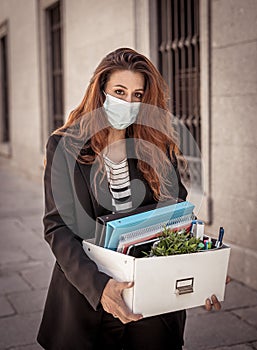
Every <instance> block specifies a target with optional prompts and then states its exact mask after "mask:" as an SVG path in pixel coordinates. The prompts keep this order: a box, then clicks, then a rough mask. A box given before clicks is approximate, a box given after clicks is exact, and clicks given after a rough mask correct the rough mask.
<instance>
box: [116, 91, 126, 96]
mask: <svg viewBox="0 0 257 350" xmlns="http://www.w3.org/2000/svg"><path fill="white" fill-rule="evenodd" d="M115 94H117V95H124V91H123V90H115Z"/></svg>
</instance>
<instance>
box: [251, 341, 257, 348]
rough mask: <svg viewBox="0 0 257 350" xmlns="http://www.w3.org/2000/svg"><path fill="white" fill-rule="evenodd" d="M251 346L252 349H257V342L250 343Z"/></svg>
mask: <svg viewBox="0 0 257 350" xmlns="http://www.w3.org/2000/svg"><path fill="white" fill-rule="evenodd" d="M251 346H252V347H253V349H257V341H256V342H254V343H251Z"/></svg>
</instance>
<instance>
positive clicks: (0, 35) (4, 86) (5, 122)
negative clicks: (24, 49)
mask: <svg viewBox="0 0 257 350" xmlns="http://www.w3.org/2000/svg"><path fill="white" fill-rule="evenodd" d="M7 44H8V38H7V26H6V25H3V26H1V27H0V76H1V86H0V100H1V102H0V116H1V120H0V131H1V135H0V142H1V143H2V144H3V143H8V142H9V141H10V129H9V87H8V65H7V62H8V59H7V56H8V55H7V49H8V47H7Z"/></svg>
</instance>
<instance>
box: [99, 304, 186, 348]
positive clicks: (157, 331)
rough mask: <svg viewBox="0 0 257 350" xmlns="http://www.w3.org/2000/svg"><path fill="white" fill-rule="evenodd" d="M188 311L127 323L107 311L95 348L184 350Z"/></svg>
mask: <svg viewBox="0 0 257 350" xmlns="http://www.w3.org/2000/svg"><path fill="white" fill-rule="evenodd" d="M185 320H186V312H185V310H183V311H179V312H173V313H168V314H163V315H158V316H153V317H147V318H145V319H142V320H140V321H137V322H130V323H128V324H126V325H124V324H123V323H122V322H120V321H119V320H118V319H116V318H114V317H113V316H112V315H110V314H108V313H106V312H104V314H103V319H102V327H101V330H100V332H99V334H98V337H97V345H96V347H95V350H100V349H103V350H107V349H108V350H166V349H167V350H182V346H183V344H184V341H183V333H184V327H185Z"/></svg>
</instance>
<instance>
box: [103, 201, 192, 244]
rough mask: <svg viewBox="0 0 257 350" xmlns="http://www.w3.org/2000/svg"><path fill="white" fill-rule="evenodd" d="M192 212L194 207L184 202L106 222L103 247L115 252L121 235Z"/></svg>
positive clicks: (165, 222) (167, 221)
mask: <svg viewBox="0 0 257 350" xmlns="http://www.w3.org/2000/svg"><path fill="white" fill-rule="evenodd" d="M193 210H194V205H193V204H192V203H190V202H188V201H185V202H180V203H176V204H171V205H166V206H162V207H157V208H155V209H152V210H148V211H144V212H141V213H138V214H133V215H129V216H126V217H122V218H119V219H116V220H111V221H107V222H106V229H105V242H104V247H105V248H108V249H112V250H116V249H117V247H118V243H119V238H120V236H121V235H122V234H124V233H128V232H131V231H136V230H142V229H145V228H147V227H149V226H153V225H158V224H159V225H160V224H161V225H165V224H167V223H170V222H171V221H172V220H175V219H178V218H180V217H181V216H185V215H190V214H192V213H193Z"/></svg>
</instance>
